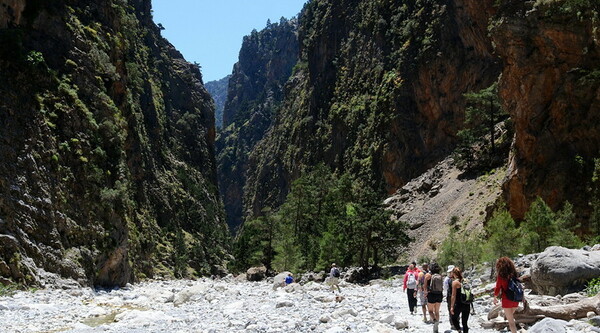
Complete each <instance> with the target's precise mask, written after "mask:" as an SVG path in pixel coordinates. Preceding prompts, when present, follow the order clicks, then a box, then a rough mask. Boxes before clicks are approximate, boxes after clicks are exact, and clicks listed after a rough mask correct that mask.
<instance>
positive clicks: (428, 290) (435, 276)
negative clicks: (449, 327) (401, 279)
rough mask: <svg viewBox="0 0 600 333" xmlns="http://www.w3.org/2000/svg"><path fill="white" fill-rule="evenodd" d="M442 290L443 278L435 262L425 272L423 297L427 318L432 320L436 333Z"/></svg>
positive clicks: (436, 332)
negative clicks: (428, 271)
mask: <svg viewBox="0 0 600 333" xmlns="http://www.w3.org/2000/svg"><path fill="white" fill-rule="evenodd" d="M443 290H444V278H443V277H442V276H441V275H440V266H439V265H438V264H437V263H432V264H431V272H430V273H427V274H425V297H426V298H427V309H428V310H429V318H431V320H432V321H433V333H438V327H439V324H440V306H441V305H442V299H443V298H444V295H443V294H442V292H443Z"/></svg>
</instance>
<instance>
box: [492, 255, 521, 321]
mask: <svg viewBox="0 0 600 333" xmlns="http://www.w3.org/2000/svg"><path fill="white" fill-rule="evenodd" d="M496 272H497V274H498V278H497V279H496V288H495V289H494V305H496V304H498V299H497V297H498V295H500V296H501V297H502V310H504V315H505V316H506V320H507V321H508V327H509V328H510V331H511V333H517V325H516V323H515V311H516V310H517V307H518V306H519V302H521V301H524V300H523V287H522V286H521V283H520V282H519V279H518V277H519V275H518V274H517V269H516V268H515V263H514V262H513V261H512V260H510V258H508V257H502V258H500V259H498V261H496Z"/></svg>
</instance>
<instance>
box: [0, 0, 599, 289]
mask: <svg viewBox="0 0 600 333" xmlns="http://www.w3.org/2000/svg"><path fill="white" fill-rule="evenodd" d="M598 7H599V4H598V3H597V1H593V0H577V1H576V0H537V1H509V0H501V1H495V0H483V1H479V2H477V3H474V2H472V1H464V0H452V1H434V0H416V1H389V0H376V1H362V0H338V1H333V0H311V1H308V2H307V3H306V5H305V6H304V8H303V9H302V11H301V12H300V13H299V14H298V16H297V17H296V18H290V19H289V20H288V19H282V20H280V21H279V22H277V23H273V24H271V23H270V24H269V25H267V26H266V27H265V29H263V30H261V31H253V32H250V34H249V35H248V36H247V37H246V38H244V41H243V44H242V46H241V50H240V55H239V61H238V63H237V64H236V65H235V66H234V70H233V73H232V75H231V77H230V78H229V80H228V89H227V98H226V100H225V102H224V106H223V116H222V117H223V118H222V128H221V129H220V130H219V131H218V134H217V130H216V127H215V118H214V108H215V106H214V102H213V100H212V99H211V97H210V95H209V94H208V92H207V91H206V89H205V87H204V82H203V79H202V75H201V73H200V70H199V68H198V67H197V66H195V65H193V64H190V63H188V62H186V61H185V60H184V58H183V56H182V55H181V54H180V53H179V52H178V51H177V50H176V49H175V48H174V47H173V46H172V45H171V44H170V43H169V42H168V41H167V40H166V39H164V38H162V37H161V35H160V29H159V28H158V27H157V25H156V24H155V23H154V22H153V20H152V12H151V3H150V1H149V0H102V1H88V0H84V1H71V0H57V1H49V2H40V1H33V0H0V41H1V45H2V46H3V47H2V49H0V96H1V99H0V124H1V126H2V132H1V133H0V156H2V159H1V160H0V239H1V242H0V277H1V281H0V282H2V283H4V284H10V283H20V284H24V285H51V284H57V283H61V282H60V281H61V279H63V278H64V279H71V280H74V281H77V283H79V284H82V285H100V286H116V285H121V286H123V285H125V284H127V283H130V282H133V281H139V280H143V279H145V278H157V277H164V278H182V277H199V276H207V275H224V274H226V273H227V272H228V269H232V267H228V265H229V264H230V263H231V262H233V261H234V259H235V258H233V257H232V254H233V253H235V251H234V250H233V249H232V236H231V233H232V232H236V231H240V232H242V231H243V229H244V225H246V223H249V224H248V225H249V226H251V225H252V224H251V223H250V222H251V221H260V223H262V224H261V225H260V226H261V227H262V226H263V225H269V223H275V222H273V221H276V218H277V217H278V216H279V215H276V214H271V212H277V211H278V210H279V209H280V207H282V205H283V204H285V202H286V200H288V197H289V196H290V194H291V195H292V197H294V198H298V193H299V192H298V191H296V192H295V191H294V189H295V188H296V189H303V188H304V187H300V186H299V185H298V186H297V187H295V186H296V185H297V184H299V183H302V181H306V179H308V178H303V177H307V175H309V176H310V177H314V178H310V179H313V180H314V179H317V180H318V179H327V182H326V183H327V184H334V183H335V184H337V185H336V186H335V189H334V188H333V186H331V190H332V192H326V193H327V195H330V194H331V196H332V197H333V196H335V195H339V196H340V197H343V198H341V199H340V198H338V197H336V198H337V199H335V200H338V199H339V200H338V201H335V200H334V199H331V201H325V200H324V201H322V202H327V203H332V205H334V204H335V205H337V206H336V207H335V208H331V209H332V210H336V211H340V212H344V213H343V214H345V215H344V216H346V217H348V219H349V220H351V218H354V217H355V216H358V217H361V218H362V217H363V216H370V217H373V221H375V216H379V217H381V216H380V215H377V212H375V210H373V211H369V209H371V208H373V207H374V206H376V204H372V205H371V203H369V204H366V203H364V202H363V203H361V202H358V201H360V200H359V199H358V198H367V197H369V196H375V197H376V198H375V199H373V202H376V201H377V202H382V201H383V200H384V199H385V198H386V197H390V196H392V195H394V194H395V195H399V196H401V195H403V194H405V193H413V192H414V191H412V190H408V189H407V188H406V186H409V187H410V185H411V184H414V183H415V180H416V179H419V177H420V176H422V175H425V174H428V172H430V170H434V167H435V166H436V165H438V163H440V162H442V161H445V160H446V159H447V158H449V157H451V156H454V155H453V152H454V151H455V149H456V148H457V147H458V146H459V145H460V143H461V136H460V133H461V130H463V129H464V128H465V123H466V121H467V120H468V119H469V114H468V112H467V110H468V109H469V108H470V107H471V105H470V104H469V101H468V100H467V98H466V97H465V94H468V93H478V92H481V91H483V90H485V89H487V88H489V87H492V86H494V84H497V87H498V88H497V94H496V95H497V97H498V99H499V101H500V102H499V104H500V105H501V106H502V109H503V110H504V111H505V112H506V113H507V114H508V116H505V117H504V118H502V119H498V128H499V129H498V133H505V135H504V136H499V137H498V140H499V142H498V148H499V149H497V151H495V154H497V157H498V159H497V160H499V161H500V162H498V163H496V164H495V165H493V166H490V167H489V168H488V169H487V170H475V171H473V172H467V171H465V172H464V173H462V174H461V175H459V176H457V178H460V177H463V178H464V177H466V178H469V179H475V178H477V177H478V176H480V175H482V174H484V175H485V173H486V172H488V173H489V172H490V170H492V169H494V170H497V169H502V170H505V171H506V177H505V178H502V177H500V179H499V180H498V182H501V184H500V186H501V189H500V190H499V191H491V192H493V193H495V194H494V196H495V197H486V198H485V200H486V207H484V208H483V209H481V211H482V213H481V214H479V212H477V214H474V216H475V217H473V219H475V220H476V223H471V222H473V221H468V222H469V223H467V224H468V225H471V226H473V225H474V226H475V227H476V228H477V230H479V231H481V230H483V227H484V225H485V223H486V222H487V221H488V220H489V219H490V218H491V216H492V212H493V211H494V210H495V209H496V208H498V207H500V206H502V205H503V204H502V202H504V205H505V207H506V209H507V210H508V211H509V212H510V214H511V216H512V217H513V218H514V219H515V220H516V221H517V222H519V221H522V220H523V219H524V218H525V217H526V215H527V211H528V209H529V208H530V206H531V204H532V203H533V202H535V200H536V198H538V197H540V198H541V199H542V200H543V201H544V202H546V203H547V204H548V205H549V207H550V208H551V209H552V210H554V211H557V210H559V209H561V208H562V207H564V205H565V203H566V202H567V201H568V202H569V203H570V204H572V205H573V212H574V214H575V217H576V219H575V221H574V223H573V227H575V226H576V224H578V228H576V229H575V232H576V233H577V234H578V235H579V236H581V237H583V236H586V235H592V237H594V236H598V235H599V234H600V232H599V231H600V229H599V228H600V223H599V222H598V221H600V220H599V219H598V216H600V215H599V214H598V212H600V210H597V207H599V205H598V204H597V202H598V200H600V197H599V196H598V195H599V194H600V193H599V192H598V189H599V187H598V181H597V177H596V175H597V172H598V170H599V169H600V168H599V167H598V165H599V163H598V160H597V159H598V157H599V153H600V151H599V148H600V147H598V145H599V142H600V140H599V136H600V133H599V132H598V126H600V125H599V124H600V122H598V116H599V113H598V111H599V106H600V74H599V73H600V48H599V46H600V45H599V43H600V32H599V31H600V30H599V17H598V13H599V11H600V9H599V8H598ZM496 125H497V124H496V123H495V122H494V123H493V124H492V125H491V128H492V134H494V133H496ZM506 128H508V129H509V130H505V129H506ZM513 129H514V130H513ZM513 131H514V132H513ZM492 138H493V135H492ZM492 141H493V139H492ZM319 173H320V174H319ZM496 175H497V174H496ZM319 177H324V178H319ZM344 181H347V182H348V183H350V184H349V185H348V184H346V185H348V186H347V187H343V186H342V185H344V184H343V182H344ZM316 183H318V182H316ZM426 183H427V182H426V181H425V182H422V184H426ZM295 184H296V185H295ZM324 184H325V182H324ZM308 185H311V184H308ZM312 185H315V184H312ZM317 185H318V184H317ZM338 185H339V187H338ZM344 186H345V185H344ZM357 187H358V189H357ZM426 187H429V188H428V189H427V190H426V191H425V193H427V194H426V195H425V196H429V195H430V194H429V193H431V192H430V187H431V186H426ZM403 188H404V190H403ZM367 190H368V191H367ZM219 191H220V192H219ZM336 191H337V192H336ZM360 191H363V192H360ZM219 193H221V195H222V198H221V197H220V196H219ZM323 193H325V192H323ZM340 193H341V194H340ZM361 195H362V196H363V197H361ZM433 195H434V194H431V196H433ZM496 196H497V197H496ZM468 198H470V199H468V200H477V198H476V196H468ZM303 200H304V202H307V201H308V200H307V199H306V198H304V199H303ZM328 200H329V199H328ZM365 200H366V199H365ZM399 200H400V199H399ZM402 200H404V199H402ZM299 201H302V200H299ZM319 202H321V201H319ZM365 202H366V201H365ZM409 202H411V201H410V200H409ZM460 204H461V203H460V202H450V203H449V205H455V206H456V205H460ZM369 205H371V206H373V207H371V206H369ZM367 206H369V207H367ZM288 207H289V203H288ZM315 207H317V208H315V212H318V213H315V212H313V211H310V212H308V213H310V214H312V215H311V219H312V221H324V222H323V224H324V225H323V226H319V228H320V229H319V228H316V227H315V230H316V231H314V232H315V233H319V235H318V237H320V238H316V239H317V240H311V241H312V242H314V243H310V244H311V245H310V246H312V247H315V248H319V247H322V249H321V253H325V252H328V250H327V249H326V247H325V245H323V244H321V243H320V242H323V243H327V241H325V240H327V239H329V240H330V241H331V239H332V238H327V237H333V236H332V235H331V233H330V231H331V230H330V229H327V228H328V225H329V224H331V223H333V222H332V221H331V220H333V218H331V219H330V220H327V219H329V218H330V217H329V216H328V217H327V219H325V218H323V219H321V218H320V216H321V215H323V214H321V215H319V214H320V213H321V212H322V210H321V208H322V207H321V206H320V205H316V206H315ZM363 208H364V209H363ZM373 209H375V208H373ZM402 209H404V208H402ZM440 209H446V208H440ZM396 213H397V212H396ZM361 214H363V215H361ZM369 214H371V215H369ZM317 215H318V216H317ZM396 215H397V216H398V218H397V219H398V220H397V222H398V223H392V224H390V223H388V222H386V223H387V224H386V223H383V224H381V225H382V228H384V229H386V228H390V226H396V225H399V224H400V223H401V222H406V221H402V215H401V214H398V213H397V214H396ZM370 217H369V218H370ZM379 217H377V218H379ZM378 221H379V220H378ZM450 222H451V221H450V219H447V221H433V220H427V219H425V220H422V221H419V222H417V223H415V224H413V227H415V228H417V229H418V228H419V225H427V224H429V225H430V227H431V226H434V225H435V224H434V223H442V224H441V226H442V227H443V228H444V229H443V230H448V228H449V227H448V225H450ZM575 222H576V223H575ZM314 223H315V224H316V222H314ZM453 223H454V222H453ZM310 227H311V228H312V227H313V226H310ZM436 228H437V225H435V227H434V229H436ZM247 230H248V229H247ZM257 230H258V231H257V233H259V234H261V235H262V236H267V235H270V234H268V233H266V232H265V231H264V230H263V229H257ZM311 230H312V229H311ZM461 230H463V229H461ZM379 231H381V230H379ZM469 231H470V232H471V231H473V230H469ZM311 232H312V231H311ZM369 232H370V233H371V234H369V237H367V238H365V239H366V241H367V242H370V241H382V240H381V239H379V240H378V239H377V237H379V235H381V234H380V233H378V232H375V231H373V230H371V229H369ZM326 233H328V235H326ZM239 235H240V233H238V236H239ZM380 238H381V237H380ZM239 239H240V238H238V241H239ZM400 239H401V237H398V238H394V240H393V241H392V244H390V247H394V246H395V247H401V246H405V245H406V242H407V241H409V240H407V239H402V240H400ZM279 241H280V243H281V242H282V240H279ZM307 242H308V240H307ZM394 242H395V243H394ZM303 244H304V243H303ZM238 245H239V242H238ZM433 245H435V244H433ZM433 245H432V246H433ZM437 245H439V243H438V244H437ZM386 246H387V245H386ZM357 248H359V247H357ZM373 248H374V250H371V249H373ZM238 249H239V248H238ZM271 250H273V248H272V247H271V248H270V250H269V251H271ZM430 250H432V251H433V253H434V254H435V253H439V247H435V246H433V248H432V247H431V246H430ZM364 251H366V253H360V257H361V260H362V261H363V262H364V260H365V258H366V263H367V265H372V264H373V263H374V262H375V264H377V263H378V262H377V260H378V259H379V258H380V257H382V254H378V253H377V246H371V247H367V248H365V250H364ZM371 251H372V252H371ZM382 251H383V250H382ZM280 252H281V251H280ZM263 254H264V255H265V256H266V255H267V254H266V252H265V253H263ZM269 255H272V254H269ZM311 255H312V254H311ZM415 255H417V254H415ZM249 256H250V255H249ZM313 256H317V255H316V254H315V255H313ZM250 257H251V256H250ZM271 259H272V258H271ZM330 259H332V258H329V257H327V258H325V257H323V258H310V262H314V263H317V262H320V261H323V260H330ZM248 260H249V261H248V263H250V262H251V263H252V264H253V265H258V264H261V263H262V262H264V258H248ZM339 260H342V259H341V258H340V259H338V261H339ZM343 260H347V261H348V262H353V263H355V262H356V260H357V259H356V258H346V259H343ZM298 261H299V262H300V261H301V260H298ZM305 262H308V261H305ZM321 264H322V263H320V264H319V265H321Z"/></svg>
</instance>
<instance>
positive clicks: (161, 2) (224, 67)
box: [152, 0, 307, 82]
mask: <svg viewBox="0 0 600 333" xmlns="http://www.w3.org/2000/svg"><path fill="white" fill-rule="evenodd" d="M306 1H307V0H211V1H209V0H152V8H153V10H154V22H155V23H157V24H158V23H161V24H162V25H163V26H164V27H165V30H163V31H162V35H163V37H165V38H166V39H168V40H169V41H170V42H171V44H173V45H175V47H176V48H177V49H178V50H179V51H180V52H181V53H182V54H183V56H184V57H185V59H186V60H187V61H190V62H197V63H199V64H200V66H202V76H203V78H204V82H208V81H213V80H218V79H221V78H223V77H225V76H226V75H228V74H231V69H232V68H233V64H234V63H236V62H237V59H238V54H239V51H240V46H241V45H242V38H243V37H244V36H246V35H248V34H250V32H251V31H252V29H256V30H261V29H263V28H264V27H265V26H266V23H267V19H270V20H271V22H273V23H275V22H279V19H280V18H281V17H282V16H283V17H285V18H288V19H289V18H291V17H292V16H296V15H297V14H298V13H299V12H300V10H301V9H302V6H303V5H304V3H305V2H306Z"/></svg>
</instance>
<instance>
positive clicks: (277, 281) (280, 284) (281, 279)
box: [273, 271, 291, 289]
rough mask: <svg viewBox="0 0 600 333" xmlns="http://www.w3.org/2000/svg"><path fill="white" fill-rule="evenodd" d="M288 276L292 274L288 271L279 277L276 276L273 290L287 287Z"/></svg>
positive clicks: (278, 275)
mask: <svg viewBox="0 0 600 333" xmlns="http://www.w3.org/2000/svg"><path fill="white" fill-rule="evenodd" d="M288 274H291V273H290V272H288V271H285V272H281V273H279V274H277V275H275V277H274V278H273V289H277V288H279V287H285V278H286V277H287V276H288Z"/></svg>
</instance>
